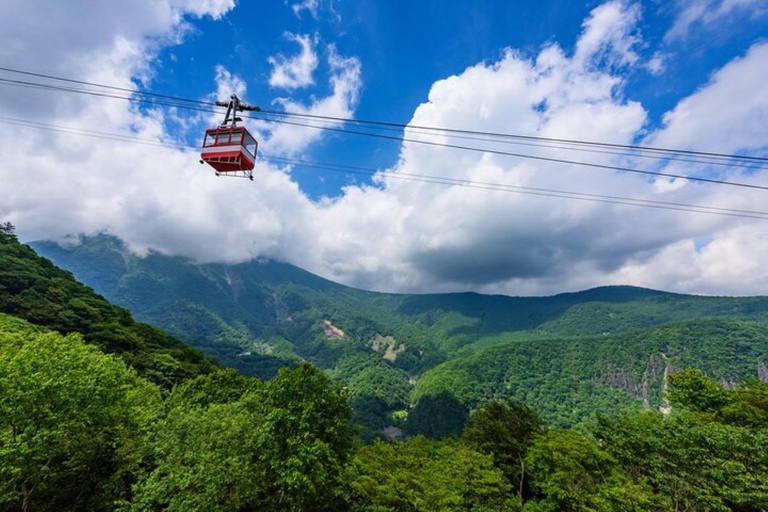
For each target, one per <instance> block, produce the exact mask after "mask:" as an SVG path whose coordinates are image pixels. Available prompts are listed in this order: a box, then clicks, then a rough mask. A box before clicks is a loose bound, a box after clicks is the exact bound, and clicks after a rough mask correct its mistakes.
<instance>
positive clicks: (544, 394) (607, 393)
mask: <svg viewBox="0 0 768 512" xmlns="http://www.w3.org/2000/svg"><path fill="white" fill-rule="evenodd" d="M766 363H768V328H766V327H765V326H764V325H760V324H758V323H755V322H741V321H736V320H727V319H722V318H712V319H706V318H705V319H697V320H686V321H682V322H673V323H669V324H665V325H663V326H660V327H655V328H652V329H648V330H642V331H636V332H632V333H623V334H616V335H611V336H598V337H581V338H560V339H546V340H539V341H536V342H525V341H509V342H505V343H502V344H499V345H496V346H493V347H490V348H487V349H484V350H479V351H477V352H475V353H473V354H471V355H468V356H466V357H460V358H456V359H453V360H451V361H449V362H446V363H444V364H441V365H439V366H437V367H436V368H434V369H432V370H430V371H429V372H427V373H426V374H425V375H424V376H423V378H421V379H420V380H419V381H418V382H417V383H416V386H415V389H414V391H413V395H414V396H413V398H414V399H415V400H418V399H419V398H420V397H422V396H425V395H437V394H440V393H441V392H449V393H450V394H452V395H454V396H455V397H457V398H458V399H459V400H460V401H461V402H462V403H463V404H464V405H465V406H466V407H467V408H475V407H478V406H480V405H482V404H485V403H487V402H489V401H491V400H494V399H507V398H514V399H515V400H517V401H520V402H522V403H525V404H528V405H530V406H531V407H532V408H534V409H536V410H537V411H539V412H540V413H541V415H542V416H543V417H544V418H545V419H546V420H547V421H548V422H549V423H550V424H553V425H558V426H560V427H565V428H573V427H584V424H583V423H584V421H585V420H587V418H589V417H590V416H594V415H595V414H596V413H605V412H609V411H616V410H622V409H637V408H638V407H640V406H643V407H645V408H647V409H658V408H659V407H661V406H662V405H663V396H662V390H663V389H664V387H665V385H666V376H667V375H668V374H669V373H670V372H672V371H676V370H679V369H682V368H689V367H695V368H700V369H702V370H703V371H705V372H706V373H707V374H709V375H710V376H711V377H712V378H715V379H717V380H721V381H723V382H724V383H725V384H726V385H732V384H734V383H735V381H737V380H740V379H742V378H745V377H748V376H757V375H758V374H760V375H762V376H763V377H765V376H766V375H765V374H766V373H768V372H766Z"/></svg>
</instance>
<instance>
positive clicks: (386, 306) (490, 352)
mask: <svg viewBox="0 0 768 512" xmlns="http://www.w3.org/2000/svg"><path fill="white" fill-rule="evenodd" d="M32 246H33V247H34V249H35V250H36V251H37V252H38V253H40V254H41V255H43V256H45V257H47V258H50V259H51V260H52V261H54V262H55V263H56V264H57V265H59V266H61V267H62V268H65V269H68V270H70V271H71V272H72V273H74V275H75V276H77V277H78V279H80V280H82V281H83V282H84V283H86V284H87V285H89V286H91V287H93V288H94V289H95V290H96V291H97V292H98V293H100V294H102V295H104V296H105V297H106V298H108V299H109V300H111V301H113V302H114V303H116V304H118V305H120V306H123V307H126V308H128V309H130V310H131V311H132V312H133V314H134V315H135V316H136V318H137V319H139V320H141V321H144V322H147V323H150V324H152V325H156V326H158V327H160V328H162V329H165V330H167V331H168V332H169V333H171V334H172V335H174V336H177V337H179V338H180V339H183V340H184V341H186V342H187V343H189V344H191V345H192V346H194V347H197V348H199V349H201V350H202V351H203V352H205V353H207V354H210V355H214V356H216V357H217V358H218V359H219V361H220V362H221V363H222V364H224V365H227V366H233V367H236V368H238V369H240V370H241V371H242V372H244V373H246V374H251V375H258V376H261V377H269V376H271V375H273V374H274V372H275V371H276V368H277V367H279V366H281V365H295V364H296V363H297V362H298V361H301V360H309V361H312V362H313V363H315V364H317V365H318V366H320V367H321V368H324V369H325V370H327V371H328V372H329V373H330V374H331V375H332V376H333V377H334V378H336V379H337V380H339V381H340V382H342V383H344V384H345V385H347V386H349V388H350V390H351V393H352V395H353V402H355V401H356V404H357V406H358V407H357V408H358V411H361V410H364V411H366V412H365V413H364V414H366V415H367V416H368V420H369V423H370V424H371V425H376V428H378V427H381V426H384V425H385V424H387V423H391V422H393V421H394V420H393V416H392V414H393V413H395V414H394V417H395V418H397V417H399V415H398V414H397V413H396V411H397V410H401V409H407V408H408V407H409V406H413V405H414V403H415V402H416V401H418V399H420V398H421V397H423V396H426V395H436V394H439V393H440V392H442V391H449V392H450V393H451V394H452V395H453V396H455V397H457V398H458V399H459V400H460V401H461V403H462V404H463V405H464V406H465V407H468V408H475V407H477V406H479V405H481V404H483V403H485V402H487V401H488V400H490V399H493V398H504V397H517V398H519V399H521V400H524V401H527V402H529V403H531V404H532V405H535V406H536V408H537V410H540V411H541V412H542V413H543V415H544V417H545V419H547V420H548V421H550V422H551V423H553V424H558V425H564V426H569V425H578V424H580V422H582V421H584V420H585V418H587V417H588V416H589V415H590V414H593V413H594V412H600V411H603V410H607V409H614V408H621V407H630V408H632V407H634V408H637V407H642V406H643V405H645V406H647V407H658V406H659V405H660V404H661V402H660V400H661V387H662V386H663V375H664V373H665V371H664V370H665V369H667V370H669V369H675V368H680V367H683V366H687V365H694V364H695V365H696V366H699V367H701V368H703V369H704V370H706V371H707V372H709V373H710V374H711V375H712V376H716V377H717V378H719V379H725V381H727V382H731V381H736V380H739V379H742V378H746V377H749V376H757V375H758V367H761V368H762V366H760V365H764V364H765V362H768V330H767V329H766V325H767V323H766V321H767V320H768V298H767V297H744V298H732V297H702V296H691V295H680V294H673V293H667V292H661V291H655V290H648V289H642V288H635V287H629V286H612V287H601V288H595V289H591V290H586V291H583V292H577V293H565V294H560V295H555V296H552V297H509V296H500V295H480V294H476V293H451V294H428V295H399V294H384V293H374V292H368V291H363V290H357V289H353V288H350V287H346V286H343V285H340V284H338V283H334V282H331V281H328V280H326V279H323V278H320V277H318V276H315V275H313V274H311V273H309V272H306V271H304V270H302V269H299V268H297V267H295V266H292V265H288V264H285V263H279V262H275V261H270V260H254V261H250V262H246V263H241V264H237V265H224V264H203V265H198V264H195V263H194V262H193V261H191V260H189V259H186V258H181V257H170V256H164V255H161V254H159V253H155V252H150V254H148V255H147V256H146V257H139V256H137V255H135V254H132V253H131V252H130V251H129V250H128V249H127V247H126V246H125V244H124V243H123V242H121V241H120V240H118V239H116V238H114V237H111V236H108V235H104V234H101V235H96V236H91V237H80V239H79V240H77V241H76V243H74V244H70V245H59V244H55V243H52V242H37V243H33V244H32ZM566 410H567V412H565V411H566Z"/></svg>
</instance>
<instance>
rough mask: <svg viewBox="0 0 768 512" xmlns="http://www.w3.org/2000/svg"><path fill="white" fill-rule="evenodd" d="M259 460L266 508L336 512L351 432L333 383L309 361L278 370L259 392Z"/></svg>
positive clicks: (344, 404)
mask: <svg viewBox="0 0 768 512" xmlns="http://www.w3.org/2000/svg"><path fill="white" fill-rule="evenodd" d="M260 395H261V396H260V397H259V398H261V403H260V405H261V407H262V410H263V411H264V415H265V418H266V421H265V423H264V424H263V428H262V430H261V432H260V433H259V449H260V452H259V458H260V460H261V467H262V470H261V471H263V472H264V480H265V482H266V483H267V487H266V489H265V493H266V495H265V502H264V503H263V508H264V509H267V510H296V511H299V510H335V509H336V508H338V504H339V502H340V500H341V498H342V495H343V489H342V487H343V480H342V477H343V470H344V466H345V465H346V463H347V460H348V459H349V457H350V456H351V454H352V449H353V439H354V437H355V433H356V429H354V428H353V427H352V425H351V419H352V409H351V407H350V406H349V400H348V399H347V396H346V394H345V392H344V390H343V389H342V387H341V386H339V385H338V384H335V383H332V382H331V381H330V379H329V378H328V377H327V376H326V375H325V374H324V373H323V372H322V371H320V370H319V369H317V368H316V367H314V366H312V365H311V364H309V363H303V364H301V365H300V366H299V367H298V368H296V369H295V370H288V369H285V368H284V369H282V370H280V372H279V373H278V374H277V377H275V378H274V379H272V380H271V381H268V382H267V383H265V385H264V390H263V392H262V393H261V394H260Z"/></svg>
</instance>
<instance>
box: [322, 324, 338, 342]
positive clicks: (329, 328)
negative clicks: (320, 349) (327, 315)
mask: <svg viewBox="0 0 768 512" xmlns="http://www.w3.org/2000/svg"><path fill="white" fill-rule="evenodd" d="M320 327H322V328H323V332H325V335H326V336H328V339H329V340H343V339H344V331H342V330H341V329H339V328H338V327H336V326H335V325H333V324H332V323H331V321H330V320H323V321H322V323H321V324H320Z"/></svg>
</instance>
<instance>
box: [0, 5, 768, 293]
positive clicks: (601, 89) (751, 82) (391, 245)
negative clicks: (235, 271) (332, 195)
mask: <svg viewBox="0 0 768 512" xmlns="http://www.w3.org/2000/svg"><path fill="white" fill-rule="evenodd" d="M152 5H155V3H152ZM168 5H169V7H168V9H169V11H168V12H170V11H172V9H171V7H170V4H168ZM174 5H175V4H174ZM174 8H175V9H177V11H176V14H175V15H170V14H168V12H166V11H162V10H161V11H160V14H158V13H153V14H152V16H153V19H152V20H147V19H144V18H143V17H138V18H135V19H134V18H130V17H129V16H128V13H123V14H125V15H124V16H123V18H122V20H123V21H124V22H125V23H128V21H130V27H128V26H123V25H122V24H120V25H116V26H111V27H107V29H105V31H104V34H106V35H104V34H101V33H100V32H99V31H97V32H99V33H94V34H87V32H88V31H87V30H86V29H85V27H86V26H87V25H88V23H89V22H88V21H87V20H86V21H78V18H77V17H74V16H73V17H72V18H71V19H69V20H68V21H69V22H70V23H73V24H75V26H73V27H67V28H66V29H62V30H66V31H72V34H85V35H87V36H88V38H87V39H85V40H83V41H79V40H74V41H72V42H71V43H70V46H67V44H66V43H65V42H66V41H68V38H69V37H74V36H73V35H71V34H70V35H67V36H66V37H65V36H63V35H61V34H58V33H57V32H55V31H54V32H53V33H52V34H51V37H52V38H53V40H54V41H59V43H60V44H59V45H57V46H56V45H55V46H53V48H54V49H55V52H54V54H53V55H49V54H48V53H50V51H51V50H50V48H51V46H50V45H49V44H48V43H47V42H46V41H41V42H39V43H38V42H32V43H29V42H27V41H26V39H24V38H21V36H20V34H22V32H23V31H21V30H19V31H17V32H13V34H15V35H14V36H13V37H12V38H9V41H11V42H13V41H18V42H16V43H14V44H15V45H16V46H18V45H32V46H28V49H29V50H30V52H31V53H28V54H24V59H25V60H31V61H34V59H35V58H36V57H37V55H40V56H41V59H43V60H44V62H42V63H41V64H40V66H41V69H48V68H46V67H45V66H47V65H49V64H50V65H53V66H56V65H59V64H56V63H57V62H74V63H76V64H78V63H79V67H77V66H76V67H75V68H73V69H72V70H70V72H69V73H67V72H65V71H66V70H64V69H63V68H55V69H54V71H58V72H59V74H69V75H72V76H75V77H83V78H91V77H93V76H95V75H98V78H99V80H98V81H101V82H109V83H116V84H120V85H122V84H126V85H127V86H130V84H131V82H130V79H131V77H136V76H139V77H142V76H151V72H152V68H151V66H150V64H149V62H151V59H152V56H153V55H154V54H155V52H156V49H157V47H158V45H160V44H171V41H173V40H175V39H174V38H176V37H177V34H178V31H179V30H181V28H180V27H181V26H182V25H183V24H184V23H185V22H184V16H185V14H188V11H183V10H178V9H179V8H178V7H174ZM163 13H165V14H163ZM191 14H195V15H197V14H196V13H195V12H191ZM101 15H104V13H101ZM16 16H17V19H15V20H10V21H9V20H7V19H6V18H4V17H2V16H0V29H2V28H5V26H13V25H15V24H22V22H24V23H26V21H24V20H26V18H27V17H28V16H32V18H31V19H30V20H29V21H28V22H29V23H33V24H34V23H35V22H38V21H39V20H41V19H46V17H47V16H49V14H48V13H47V12H45V9H43V8H42V7H40V8H39V9H38V8H36V7H35V6H34V5H33V6H32V7H31V8H30V10H27V11H25V12H24V13H19V14H16ZM157 16H160V17H161V20H160V21H158V20H157V19H155V17H157ZM19 17H20V18H21V20H20V19H19ZM638 18H639V10H638V8H637V7H634V6H632V5H627V4H623V3H616V2H612V3H609V4H606V5H604V6H601V7H598V8H597V9H595V10H594V11H593V14H592V17H591V18H590V19H589V20H587V21H586V22H585V23H584V29H583V33H582V35H581V36H580V39H579V42H578V44H577V45H576V50H575V52H574V54H567V53H566V52H565V51H563V50H562V49H561V47H560V46H558V45H557V44H552V45H549V46H547V47H545V48H543V49H542V50H541V51H540V52H539V54H538V55H537V56H535V58H526V57H524V56H522V55H521V54H519V53H517V52H515V51H512V50H509V51H507V52H505V53H504V54H503V56H502V57H501V58H500V59H499V60H498V61H497V62H490V63H481V64H478V65H475V66H472V67H469V68H468V69H466V70H465V71H463V72H462V73H460V74H457V75H455V76H451V77H448V78H445V79H443V80H439V81H437V82H435V83H434V84H433V86H432V88H431V90H430V93H429V97H428V101H426V102H425V103H423V104H422V105H420V106H419V107H418V108H417V109H416V110H415V112H414V114H413V117H412V119H411V124H412V125H437V126H453V127H462V128H467V129H476V130H484V131H500V132H510V133H527V134H537V135H542V136H547V137H559V136H569V137H574V136H576V137H577V138H581V139H594V140H602V141H607V142H615V143H630V142H632V141H634V140H636V139H637V137H638V136H639V135H641V134H644V133H645V130H646V129H647V128H646V127H647V116H646V111H645V109H644V108H643V106H642V105H641V104H639V103H637V102H634V101H630V100H628V99H627V98H625V97H624V93H623V90H624V80H623V78H622V76H623V70H624V69H625V68H624V67H623V66H625V65H626V64H629V63H633V62H634V63H635V64H638V63H639V62H640V61H639V57H637V56H636V55H637V54H636V50H635V48H636V47H637V45H639V44H642V42H641V41H640V40H639V35H638V34H637V31H636V23H637V20H638ZM104 19H109V20H112V19H113V18H112V17H106V16H105V18H104ZM3 23H5V25H3ZM78 23H80V24H79V25H78ZM99 30H100V29H99ZM114 32H118V33H119V38H115V37H114V36H112V35H109V34H112V33H114ZM85 35H83V37H85ZM163 41H166V42H165V43H163ZM766 47H767V46H766V45H765V44H763V45H755V46H754V47H753V48H752V49H751V50H750V51H749V52H748V53H747V54H746V55H745V56H744V57H743V58H740V59H736V60H734V61H733V62H731V63H730V64H728V65H727V66H725V67H724V68H723V69H722V70H720V71H719V72H717V73H716V74H715V75H714V76H713V78H712V80H711V81H710V82H709V83H707V84H705V85H704V86H703V87H702V88H701V89H700V90H699V91H697V92H696V93H694V94H693V95H691V96H690V97H689V98H686V99H683V100H682V101H680V102H679V103H678V105H677V106H676V107H675V108H674V109H672V110H671V111H670V113H669V114H668V115H667V116H666V117H665V121H664V126H663V127H662V128H661V129H660V130H658V131H657V132H656V133H652V134H649V135H648V136H647V138H646V141H647V142H648V143H655V144H665V145H666V144H668V145H675V146H684V147H689V148H691V149H709V148H716V149H718V150H720V149H723V150H727V151H735V150H745V151H746V150H749V151H764V148H763V149H761V144H764V141H765V140H768V123H767V122H765V120H766V119H768V106H767V105H766V103H765V97H768V94H766V93H767V92H768V91H767V90H766V88H767V87H768V85H766V84H768V80H767V79H766V76H765V66H764V63H765V59H766V53H765V52H766ZM33 50H34V51H33ZM0 51H2V50H0ZM46 52H48V53H46ZM85 53H87V55H89V56H91V55H92V56H102V57H98V61H91V60H88V59H85V60H84V61H83V62H81V60H82V55H83V54H85ZM327 58H328V62H329V67H330V68H331V71H330V74H329V85H330V88H331V93H330V94H329V95H328V96H326V97H321V98H317V99H315V100H313V101H310V102H309V103H306V104H303V103H299V102H295V101H291V100H287V99H286V100H282V104H283V105H284V106H285V107H286V108H290V109H291V110H301V111H304V112H308V113H320V114H328V115H334V116H339V117H349V116H351V115H353V114H354V107H355V105H356V104H357V102H358V100H359V94H360V89H361V86H362V82H361V71H360V69H361V63H360V61H359V60H358V59H356V58H351V57H343V56H340V55H339V54H338V52H337V51H336V49H335V48H334V47H330V48H329V49H328V54H327ZM13 64H16V65H18V66H19V67H22V64H23V61H18V62H15V63H13ZM216 71H217V75H216V81H215V84H216V86H217V88H218V90H217V93H218V94H225V93H229V92H231V91H232V90H235V91H241V92H243V93H244V92H245V90H244V86H245V84H244V83H243V82H242V81H241V80H240V79H239V78H238V77H237V76H236V75H233V74H232V73H230V72H228V71H227V70H226V69H224V68H218V69H217V70H216ZM748 91H749V93H747V92H748ZM25 94H32V93H25ZM30 97H31V96H30ZM41 97H44V98H53V97H54V96H53V95H50V94H49V93H45V96H41ZM56 98H57V99H56V100H55V101H54V104H53V107H54V108H53V110H52V112H53V115H52V117H51V118H49V117H47V114H49V112H50V111H48V110H47V109H46V110H45V112H43V113H45V114H46V117H40V118H39V120H44V121H49V122H56V123H59V124H68V125H75V126H80V127H87V128H89V129H96V130H104V131H120V132H121V133H126V134H131V135H136V136H140V137H145V138H151V139H155V140H171V141H172V140H173V138H172V137H170V136H169V134H166V133H164V129H163V126H164V116H165V115H166V114H165V113H164V112H163V111H150V112H148V113H147V112H140V111H137V110H135V109H134V108H133V107H131V106H130V105H128V104H124V103H121V102H115V101H111V100H88V101H80V100H79V99H71V98H69V97H66V96H61V97H58V96H56ZM726 106H727V108H726ZM15 108H16V104H15V102H9V101H2V100H0V112H2V115H11V113H12V112H13V110H14V109H15ZM725 110H727V112H725ZM416 132H417V130H410V131H409V133H410V135H411V136H412V137H424V138H425V137H426V136H425V135H423V134H418V133H416ZM266 135H267V136H266V137H265V138H264V139H262V147H264V148H266V149H267V152H268V153H270V154H276V153H287V154H290V153H291V152H295V151H297V148H302V149H303V148H307V147H308V145H309V144H311V143H313V142H315V141H316V140H317V139H318V138H319V137H320V136H321V135H320V134H319V133H318V132H317V131H314V130H305V129H301V128H298V127H293V128H292V129H287V128H285V129H283V128H277V129H276V130H275V131H274V132H272V133H271V134H270V133H266ZM431 139H432V140H441V137H431ZM488 147H493V148H499V149H505V150H509V149H511V148H514V151H518V152H521V153H531V154H540V155H545V156H549V155H555V156H562V157H570V158H574V159H578V160H582V159H583V160H589V161H594V162H598V163H625V162H623V161H622V160H620V159H617V157H611V156H609V155H603V154H578V153H576V154H574V153H570V152H565V151H564V150H562V149H560V150H558V149H547V148H541V147H526V146H523V147H520V146H511V147H510V146H507V145H503V144H500V143H499V144H491V143H489V144H488ZM0 153H2V154H3V155H4V160H5V165H4V166H2V167H0V180H1V182H2V183H3V185H4V186H2V187H0V219H3V220H5V219H8V220H11V221H12V222H15V223H16V224H17V225H18V226H19V228H20V232H21V234H22V236H23V237H24V238H25V239H34V238H45V237H58V236H63V235H65V234H69V233H76V232H89V231H96V230H101V229H108V230H109V231H110V232H112V233H114V234H116V235H118V236H120V237H122V238H124V239H125V240H126V241H128V242H129V243H130V244H131V246H132V247H133V248H134V249H136V250H139V251H144V250H146V249H147V248H149V247H152V248H155V249H158V250H161V251H164V252H167V253H170V254H184V255H188V256H191V257H194V258H197V259H199V260H200V261H229V262H235V261H242V260H245V259H248V258H250V257H254V256H257V255H261V256H267V257H273V258H277V259H281V260H285V261H289V262H292V263H295V264H298V265H300V266H302V267H305V268H308V269H309V270H312V271H315V272H317V273H320V274H322V275H324V276H327V277H330V278H334V279H338V280H341V281H343V282H345V283H348V284H352V285H357V286H363V287H368V288H375V289H379V290H389V291H449V290H465V289H473V290H478V291H486V292H502V293H512V294H540V293H551V292H558V291H564V290H573V289H579V288H585V287H588V286H595V285H599V284H606V283H627V284H639V285H647V286H654V287H658V288H665V289H673V290H677V291H685V292H706V293H757V292H760V291H762V292H764V290H765V285H766V284H768V283H766V282H765V278H764V277H762V276H761V275H758V274H759V272H758V270H759V269H762V268H765V267H766V264H768V261H766V260H765V256H764V255H765V254H768V247H767V246H766V244H768V231H767V229H768V228H766V226H765V223H764V222H759V221H749V220H746V219H735V218H727V217H717V216H709V215H701V214H698V215H697V214H691V213H683V212H670V211H661V210H650V209H643V208H631V207H620V206H614V205H609V204H600V203H591V202H583V201H575V200H564V199H556V198H548V197H541V196H529V195H520V194H511V193H503V192H491V191H485V190H477V189H471V188H460V187H444V186H440V185H435V184H429V183H415V182H408V181H403V180H398V179H395V178H393V177H392V176H388V175H382V176H380V177H379V180H378V183H377V185H376V186H363V187H357V186H350V187H347V188H346V189H345V191H344V194H343V195H342V196H341V197H338V198H336V199H333V200H324V201H322V202H319V203H315V202H312V201H310V200H309V199H308V198H307V197H306V195H305V194H303V193H302V191H301V190H299V188H298V187H297V185H296V183H295V182H293V181H292V180H291V179H290V175H288V174H286V173H283V172H281V171H279V170H277V169H274V168H272V167H270V166H268V165H266V164H264V163H263V162H261V163H259V165H258V167H257V169H256V171H255V174H256V182H255V183H250V182H247V181H245V180H234V179H229V180H228V179H223V178H215V177H214V176H213V175H212V173H211V172H210V169H208V168H206V167H202V166H200V165H198V164H197V158H198V157H197V154H196V152H194V151H192V152H182V151H178V150H172V149H164V148H156V147H147V146H137V145H124V144H119V143H105V142H104V141H95V140H93V139H87V138H81V137H73V136H68V135H65V134H53V135H51V134H43V133H41V132H35V131H33V130H29V129H20V128H18V127H13V128H9V127H7V126H4V125H0ZM632 163H633V164H637V162H632ZM643 165H647V162H646V163H644V164H643ZM684 170H685V171H686V172H687V171H688V169H685V168H684ZM392 172H393V173H396V174H397V173H399V174H400V176H401V177H403V176H404V175H405V174H406V173H418V174H425V175H439V176H444V177H451V178H460V179H470V180H477V181H487V182H500V183H511V184H517V185H525V186H533V187H542V188H552V189H567V190H573V191H583V192H590V193H598V194H606V195H621V196H632V197H639V198H648V199H654V200H662V201H678V202H688V203H701V204H709V205H716V206H720V207H726V208H727V207H731V208H740V209H755V210H759V209H765V208H764V204H765V201H764V194H763V193H758V192H755V193H751V192H749V191H742V190H736V189H729V188H726V187H715V186H705V185H693V184H690V183H676V184H675V186H668V184H667V183H666V182H661V183H660V184H654V183H651V182H649V180H648V179H646V178H645V177H639V176H637V175H630V174H621V173H613V172H607V171H600V170H590V169H585V168H580V167H576V166H564V165H559V164H547V163H542V162H534V161H530V160H523V159H512V158H506V157H501V156H491V155H483V154H480V153H470V152H463V151H458V150H451V149H445V148H436V147H428V146H423V145H418V144H414V143H404V144H403V145H402V148H401V152H400V159H399V162H398V164H397V165H396V166H395V168H394V169H392ZM729 177H732V178H734V179H740V180H754V181H760V182H763V183H764V182H766V178H768V176H766V172H765V171H760V172H753V173H751V174H750V175H747V176H741V175H739V174H738V173H735V172H734V171H730V172H729ZM756 276H757V277H756Z"/></svg>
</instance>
